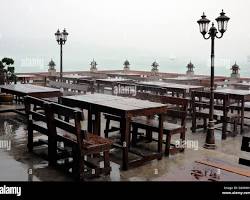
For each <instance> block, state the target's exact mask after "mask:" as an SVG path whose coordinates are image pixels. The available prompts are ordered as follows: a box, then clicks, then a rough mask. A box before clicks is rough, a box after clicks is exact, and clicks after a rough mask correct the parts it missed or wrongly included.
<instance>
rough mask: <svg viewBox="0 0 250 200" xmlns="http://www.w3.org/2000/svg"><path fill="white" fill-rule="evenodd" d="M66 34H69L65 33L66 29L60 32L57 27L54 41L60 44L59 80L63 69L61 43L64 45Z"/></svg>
mask: <svg viewBox="0 0 250 200" xmlns="http://www.w3.org/2000/svg"><path fill="white" fill-rule="evenodd" d="M68 35H69V34H68V33H67V31H66V30H65V29H64V30H63V31H62V32H60V31H59V29H58V30H57V32H56V33H55V37H56V41H57V43H58V44H59V45H60V80H61V81H62V76H63V69H62V45H64V44H65V42H66V41H67V37H68Z"/></svg>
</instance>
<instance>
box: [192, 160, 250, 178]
mask: <svg viewBox="0 0 250 200" xmlns="http://www.w3.org/2000/svg"><path fill="white" fill-rule="evenodd" d="M195 162H196V163H201V164H204V165H208V166H211V167H216V168H219V169H223V170H225V171H228V172H232V173H235V174H239V175H241V176H246V177H250V169H245V168H240V167H236V166H230V165H228V164H223V163H219V162H215V161H214V162H213V161H209V160H201V161H195Z"/></svg>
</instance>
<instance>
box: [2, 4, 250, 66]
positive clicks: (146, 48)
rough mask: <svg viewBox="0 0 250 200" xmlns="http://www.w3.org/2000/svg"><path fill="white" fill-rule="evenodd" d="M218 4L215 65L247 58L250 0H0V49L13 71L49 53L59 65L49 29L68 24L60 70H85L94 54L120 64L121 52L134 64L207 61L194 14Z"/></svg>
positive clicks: (212, 12)
mask: <svg viewBox="0 0 250 200" xmlns="http://www.w3.org/2000/svg"><path fill="white" fill-rule="evenodd" d="M221 9H224V11H225V12H226V15H227V16H228V17H230V18H231V19H230V21H229V24H228V31H227V32H226V33H225V35H224V37H223V38H222V39H220V40H216V43H215V44H216V49H215V53H216V59H217V65H219V66H222V67H223V66H224V67H225V66H227V65H231V64H232V63H233V62H234V61H235V60H237V62H238V63H240V64H241V65H242V66H247V63H248V64H250V61H248V60H247V58H248V56H249V55H250V23H249V20H250V12H249V11H250V1H249V0H206V1H200V0H188V1H187V0H39V1H38V0H1V19H0V27H1V29H0V56H1V57H3V56H11V57H14V58H15V59H16V67H17V70H18V71H20V70H21V68H20V65H25V63H26V64H27V65H29V64H32V62H37V63H39V62H40V63H41V62H44V64H47V62H48V61H49V59H50V58H53V59H54V60H55V61H56V64H57V67H59V46H58V45H57V43H56V41H55V38H54V33H55V31H56V30H57V28H60V29H63V28H66V29H67V31H68V32H69V36H68V41H67V42H66V45H65V46H64V51H63V52H64V67H65V70H71V69H75V68H78V69H79V68H81V69H83V70H84V69H85V70H86V69H88V68H89V63H90V61H91V59H92V58H95V59H96V60H97V63H98V64H99V65H98V68H99V69H104V68H113V69H118V68H121V67H122V63H123V61H124V60H125V59H126V58H127V59H129V60H130V62H131V68H132V66H133V68H135V69H143V67H145V69H146V68H148V67H150V64H151V63H152V62H153V61H154V60H157V61H158V62H159V63H160V67H161V68H160V69H162V70H161V71H168V68H171V66H168V65H171V64H172V65H173V66H178V65H183V66H179V67H180V68H183V69H185V65H186V64H187V62H189V60H192V62H193V63H194V64H195V65H197V68H203V67H206V68H207V67H208V63H209V56H210V41H208V40H207V41H205V40H204V39H203V38H202V35H201V34H200V33H199V29H198V24H197V20H198V19H200V16H201V14H202V12H203V11H204V12H205V13H206V15H207V18H208V19H210V20H211V21H214V19H215V18H216V17H218V16H219V13H220V12H221ZM32 59H33V60H32ZM33 64H34V63H33ZM200 65H204V66H200ZM229 67H230V66H228V68H229ZM38 71H39V70H38Z"/></svg>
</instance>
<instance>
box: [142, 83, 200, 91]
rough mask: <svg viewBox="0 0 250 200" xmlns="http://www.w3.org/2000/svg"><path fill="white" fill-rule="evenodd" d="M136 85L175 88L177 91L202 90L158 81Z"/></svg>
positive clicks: (197, 87)
mask: <svg viewBox="0 0 250 200" xmlns="http://www.w3.org/2000/svg"><path fill="white" fill-rule="evenodd" d="M138 84H139V85H148V86H156V87H162V88H177V89H184V90H189V89H199V88H204V86H200V85H184V84H177V83H166V82H160V81H148V82H146V81H141V82H139V83H138Z"/></svg>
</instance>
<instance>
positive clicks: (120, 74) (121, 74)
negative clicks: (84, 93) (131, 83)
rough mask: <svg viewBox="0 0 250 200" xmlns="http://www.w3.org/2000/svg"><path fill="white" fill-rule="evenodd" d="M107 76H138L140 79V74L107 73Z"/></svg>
mask: <svg viewBox="0 0 250 200" xmlns="http://www.w3.org/2000/svg"><path fill="white" fill-rule="evenodd" d="M107 75H113V76H115V75H117V76H138V77H140V76H141V74H136V73H126V72H116V73H115V72H114V73H108V74H107Z"/></svg>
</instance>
